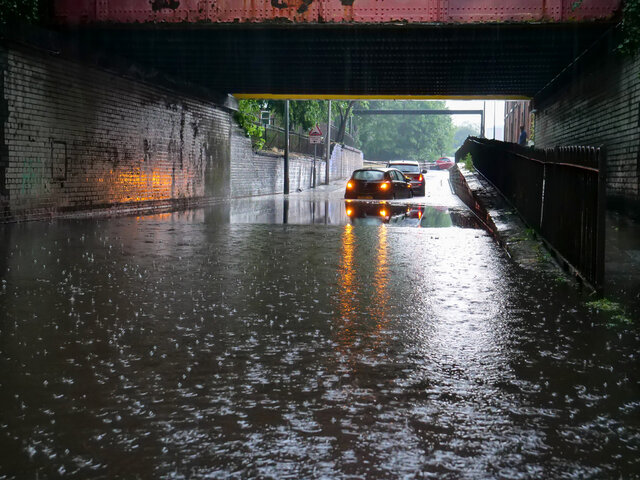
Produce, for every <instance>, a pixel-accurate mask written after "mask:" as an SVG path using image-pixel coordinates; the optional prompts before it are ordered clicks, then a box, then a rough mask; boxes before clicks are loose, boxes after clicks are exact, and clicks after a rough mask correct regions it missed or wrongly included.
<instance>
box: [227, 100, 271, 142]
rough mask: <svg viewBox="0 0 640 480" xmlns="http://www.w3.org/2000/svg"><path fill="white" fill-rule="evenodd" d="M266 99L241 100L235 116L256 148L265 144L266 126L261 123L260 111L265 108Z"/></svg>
mask: <svg viewBox="0 0 640 480" xmlns="http://www.w3.org/2000/svg"><path fill="white" fill-rule="evenodd" d="M265 106H266V103H265V101H264V100H240V101H239V102H238V111H237V112H236V113H235V115H234V117H235V119H236V121H237V122H238V125H240V127H242V129H243V130H244V131H245V133H246V134H247V136H248V137H251V143H252V144H253V146H254V147H255V148H256V149H258V150H259V149H261V148H262V147H263V146H264V142H265V140H264V127H262V126H261V125H260V111H261V110H262V109H263V108H265Z"/></svg>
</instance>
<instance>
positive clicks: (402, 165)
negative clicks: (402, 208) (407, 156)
mask: <svg viewBox="0 0 640 480" xmlns="http://www.w3.org/2000/svg"><path fill="white" fill-rule="evenodd" d="M387 168H397V169H398V170H400V171H401V172H402V173H404V175H405V176H406V177H407V178H409V180H410V181H411V190H413V194H414V195H420V196H424V194H425V185H424V175H423V174H424V173H427V170H421V169H420V164H419V163H418V162H416V161H415V160H390V161H389V162H388V163H387Z"/></svg>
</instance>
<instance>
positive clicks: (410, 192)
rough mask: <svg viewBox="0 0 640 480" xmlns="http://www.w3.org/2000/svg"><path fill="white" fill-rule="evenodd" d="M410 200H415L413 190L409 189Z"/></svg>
mask: <svg viewBox="0 0 640 480" xmlns="http://www.w3.org/2000/svg"><path fill="white" fill-rule="evenodd" d="M409 198H413V190H412V189H409Z"/></svg>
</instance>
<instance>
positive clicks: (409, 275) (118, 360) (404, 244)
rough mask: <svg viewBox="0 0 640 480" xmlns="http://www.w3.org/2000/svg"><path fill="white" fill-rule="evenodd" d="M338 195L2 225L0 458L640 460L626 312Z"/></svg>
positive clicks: (115, 469) (380, 465) (475, 463)
mask: <svg viewBox="0 0 640 480" xmlns="http://www.w3.org/2000/svg"><path fill="white" fill-rule="evenodd" d="M339 194H340V192H337V194H335V192H334V194H331V193H330V192H324V193H322V192H316V193H313V194H294V195H290V196H289V198H288V200H287V201H286V202H285V201H284V200H283V199H282V197H268V198H267V197H265V198H262V199H256V200H244V201H239V202H232V203H229V204H221V205H215V206H211V207H207V208H203V209H196V210H191V211H186V212H177V213H170V214H160V215H150V216H144V217H121V218H113V219H99V220H96V219H94V220H60V221H57V222H52V223H44V222H43V223H29V224H20V225H8V226H2V227H0V235H1V237H0V238H1V242H0V249H1V254H0V282H1V284H0V312H1V315H2V316H1V318H0V372H2V375H1V377H0V478H55V477H62V476H69V477H73V478H238V479H241V478H242V479H244V478H274V479H283V478H291V479H300V478H354V479H356V478H451V479H458V478H637V477H638V472H640V368H639V363H638V355H640V353H639V352H640V348H639V347H640V334H639V332H638V329H637V327H635V326H630V325H627V324H624V323H623V324H620V325H610V322H608V321H607V320H606V319H605V318H603V317H601V316H600V315H599V314H597V313H595V312H592V311H591V310H590V309H588V308H587V307H586V306H585V302H584V298H582V297H581V296H580V294H579V293H578V292H576V290H575V289H574V287H573V286H571V285H569V284H566V283H564V282H561V281H558V279H557V278H551V277H550V276H548V274H544V273H535V272H531V271H524V270H521V269H520V268H518V267H517V266H515V265H514V264H513V263H512V262H511V261H510V260H509V259H508V258H507V256H506V255H505V254H504V253H503V252H502V250H501V249H500V248H499V247H498V246H497V245H496V244H495V243H494V242H493V241H492V239H491V238H490V237H489V236H488V235H487V234H486V233H485V232H484V231H483V230H481V229H478V228H472V227H473V221H472V220H470V218H471V216H470V215H469V214H468V212H467V213H465V212H464V209H463V208H461V206H460V205H459V204H458V203H457V201H456V200H455V199H453V198H448V197H447V195H448V194H447V192H446V191H445V192H444V193H443V195H444V196H445V197H447V198H448V200H447V201H446V202H441V201H440V200H441V199H440V198H439V197H438V195H436V194H430V195H429V196H428V197H426V198H424V199H420V198H417V199H414V200H413V201H412V202H411V203H402V204H398V205H400V206H401V207H402V208H396V211H397V212H398V213H396V214H392V215H380V209H387V208H388V209H389V211H390V212H391V211H392V208H391V204H375V202H372V203H374V207H371V209H372V210H370V213H367V212H365V213H364V214H363V215H364V216H360V213H358V214H357V215H355V214H353V213H352V214H351V215H349V214H348V213H347V210H348V209H349V208H350V207H349V206H348V205H347V204H346V203H345V202H344V201H342V200H341V199H340V197H339ZM359 203H367V202H359ZM394 203H395V202H394ZM385 205H386V206H385ZM396 207H397V205H396ZM367 208H368V207H367ZM376 208H378V211H377V213H376V210H375V209H376ZM365 210H366V208H365ZM407 210H408V211H407ZM417 210H421V211H422V212H423V213H422V214H421V216H420V218H417V215H418V214H417V213H415V212H416V211H417ZM252 212H253V213H252ZM403 212H404V213H403ZM447 212H449V213H447ZM447 215H449V218H450V221H447V220H446V217H447ZM387 217H389V218H388V219H387ZM423 218H429V219H430V220H428V221H425V222H423V221H422V219H423ZM394 219H395V220H394ZM285 220H286V222H285ZM361 220H362V221H361ZM387 220H388V221H387Z"/></svg>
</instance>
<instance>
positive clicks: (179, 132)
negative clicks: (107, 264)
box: [0, 45, 232, 221]
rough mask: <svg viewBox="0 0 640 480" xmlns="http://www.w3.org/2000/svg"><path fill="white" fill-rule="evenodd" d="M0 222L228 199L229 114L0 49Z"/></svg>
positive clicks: (36, 55) (37, 55) (32, 53)
mask: <svg viewBox="0 0 640 480" xmlns="http://www.w3.org/2000/svg"><path fill="white" fill-rule="evenodd" d="M0 71H1V72H2V79H1V80H2V82H1V85H2V87H1V88H2V95H1V96H0V98H2V99H3V105H2V106H1V107H2V108H1V109H0V111H1V112H2V123H1V124H0V127H1V128H0V131H2V136H1V137H0V154H1V160H0V207H1V208H0V221H7V220H9V221H10V220H20V219H30V218H43V217H48V216H51V215H56V214H60V213H64V212H69V211H76V210H85V209H96V208H113V207H124V208H130V207H132V206H135V207H139V208H140V207H143V206H145V205H148V206H153V205H158V204H180V203H188V202H190V201H194V200H198V199H202V198H225V197H228V196H229V195H230V189H229V183H230V182H229V176H230V133H231V126H232V119H231V114H230V112H229V111H227V110H226V109H223V108H218V107H216V106H214V105H212V104H209V103H207V102H205V101H201V100H197V99H193V98H186V97H184V96H181V95H178V94H176V93H172V92H170V91H167V90H164V89H161V88H157V87H154V86H151V85H149V84H145V83H142V82H136V81H132V80H128V79H126V78H122V77H120V76H118V75H115V74H111V73H108V72H104V71H101V70H98V69H94V68H89V67H87V66H84V65H80V64H77V63H74V62H71V61H67V60H64V59H61V58H58V57H54V56H51V55H46V54H44V53H43V52H40V51H37V50H32V49H29V48H26V47H15V46H11V47H10V46H7V45H4V46H0Z"/></svg>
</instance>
